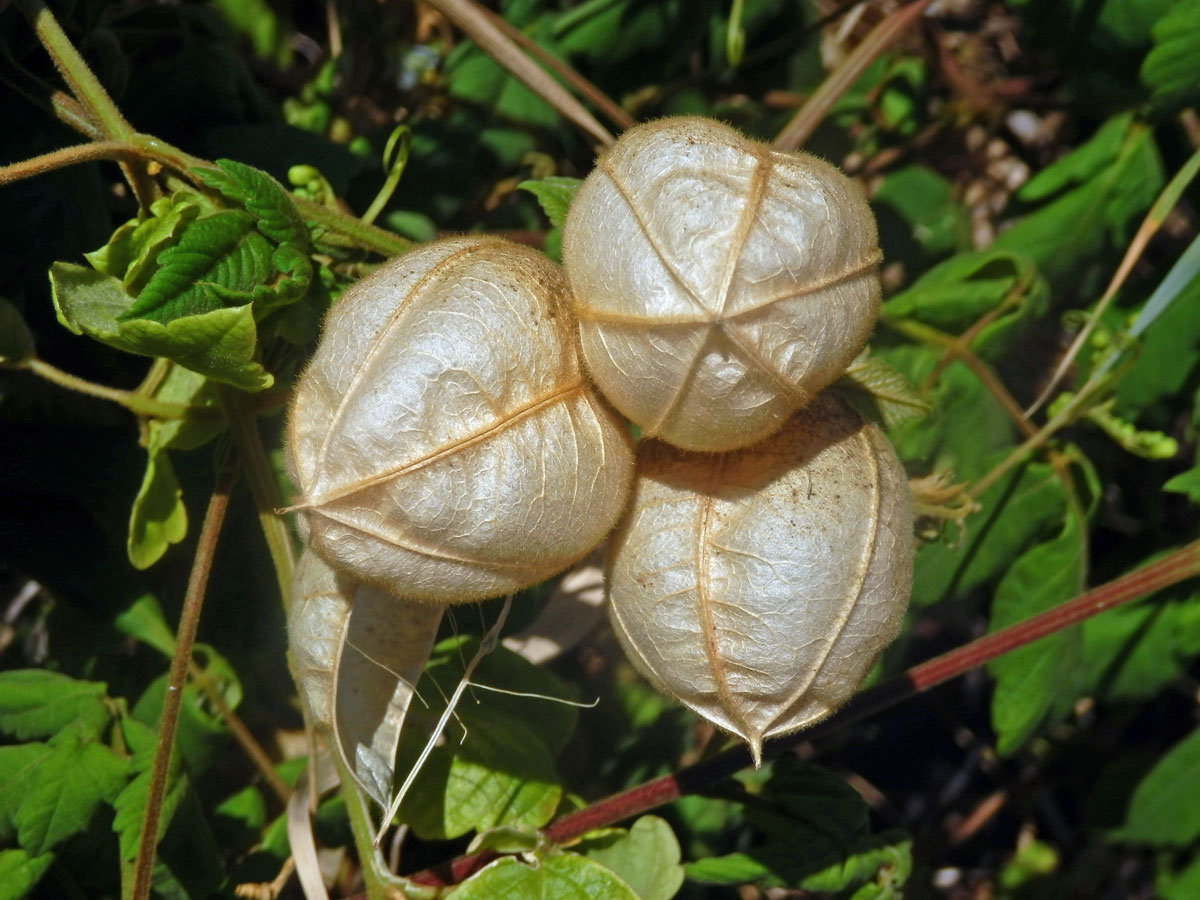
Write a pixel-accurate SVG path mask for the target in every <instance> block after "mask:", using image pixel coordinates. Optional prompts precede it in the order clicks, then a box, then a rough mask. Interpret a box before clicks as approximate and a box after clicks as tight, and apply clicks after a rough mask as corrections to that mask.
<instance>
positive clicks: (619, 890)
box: [454, 853, 637, 900]
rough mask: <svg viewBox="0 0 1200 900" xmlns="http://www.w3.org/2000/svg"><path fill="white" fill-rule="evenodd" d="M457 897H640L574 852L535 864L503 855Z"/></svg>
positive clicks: (622, 899) (566, 899)
mask: <svg viewBox="0 0 1200 900" xmlns="http://www.w3.org/2000/svg"><path fill="white" fill-rule="evenodd" d="M454 896H455V897H456V898H457V900H495V898H497V897H513V898H516V897H522V898H530V900H534V898H536V900H637V894H635V893H634V892H633V891H632V890H630V888H629V886H628V885H626V884H625V883H624V882H622V881H621V879H620V878H618V877H617V876H616V875H614V874H613V873H612V872H611V871H610V870H608V869H606V868H605V867H604V866H602V865H600V864H599V863H596V862H592V861H591V860H590V859H585V858H584V857H582V856H577V855H575V854H574V853H561V854H557V855H553V856H546V857H544V858H542V859H539V860H538V861H537V863H536V864H534V865H530V864H528V863H525V862H521V861H519V860H517V859H516V857H512V856H506V857H503V858H502V859H498V860H496V862H494V863H491V864H490V865H488V866H486V867H484V868H483V869H482V870H480V871H479V872H478V873H476V874H475V875H473V876H471V877H470V878H468V879H467V880H466V881H464V882H463V883H462V884H461V885H460V886H459V887H458V888H457V889H456V890H455V891H454Z"/></svg>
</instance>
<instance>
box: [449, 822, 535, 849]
mask: <svg viewBox="0 0 1200 900" xmlns="http://www.w3.org/2000/svg"><path fill="white" fill-rule="evenodd" d="M545 843H546V839H545V838H544V837H542V835H541V833H540V832H539V831H538V830H537V829H536V828H533V827H531V826H529V825H500V826H497V827H496V828H487V829H484V830H483V831H481V832H479V834H477V835H475V837H473V838H472V839H471V843H470V844H469V845H468V846H467V853H478V852H480V851H481V850H491V851H492V852H493V853H497V854H501V853H533V852H534V851H536V850H539V849H541V848H542V847H543V846H544V845H545Z"/></svg>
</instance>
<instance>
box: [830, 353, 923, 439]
mask: <svg viewBox="0 0 1200 900" xmlns="http://www.w3.org/2000/svg"><path fill="white" fill-rule="evenodd" d="M839 384H840V385H841V386H842V387H845V388H847V389H849V390H851V391H854V392H856V393H859V394H863V395H865V396H866V397H869V398H870V400H871V402H872V403H873V404H874V405H875V408H876V409H877V410H878V411H879V416H880V418H881V419H883V424H884V426H885V427H887V428H895V427H897V426H898V425H903V424H904V423H905V422H907V421H909V420H910V419H919V418H922V417H923V416H927V415H929V413H930V411H931V410H932V409H933V406H932V404H930V402H929V401H928V400H926V399H925V398H924V397H922V396H921V395H920V394H919V393H917V389H916V388H915V387H913V385H912V383H911V382H910V381H909V380H908V379H907V378H905V377H904V376H903V375H902V374H901V373H900V372H897V371H896V370H895V369H894V368H892V366H890V365H889V364H888V363H887V362H886V361H885V360H883V359H880V358H879V357H877V356H869V355H867V353H866V352H865V351H864V352H863V353H861V354H859V356H858V359H856V360H854V362H852V363H851V364H850V368H848V369H847V370H846V374H845V375H843V376H842V380H841V382H839Z"/></svg>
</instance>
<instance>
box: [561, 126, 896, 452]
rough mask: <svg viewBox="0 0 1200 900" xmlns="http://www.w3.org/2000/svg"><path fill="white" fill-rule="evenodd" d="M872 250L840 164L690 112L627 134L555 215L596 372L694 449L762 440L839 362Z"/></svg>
mask: <svg viewBox="0 0 1200 900" xmlns="http://www.w3.org/2000/svg"><path fill="white" fill-rule="evenodd" d="M879 261H880V253H879V248H878V241H877V238H876V231H875V220H874V218H873V217H872V215H871V211H870V209H869V207H868V206H867V203H866V200H865V199H864V197H863V195H862V192H861V191H860V190H859V189H858V187H857V186H856V185H855V184H854V183H853V182H852V181H850V180H849V179H848V178H846V176H844V175H843V174H842V173H841V172H839V171H838V170H837V169H836V168H834V167H833V166H831V165H829V164H828V163H825V162H822V161H821V160H819V159H816V158H814V157H811V156H807V155H805V154H792V153H780V152H777V151H774V150H772V149H770V148H769V147H767V146H765V145H763V144H759V143H758V142H756V141H752V140H750V139H748V138H746V137H743V136H742V135H741V134H739V133H738V132H736V131H734V130H733V129H732V128H729V127H727V126H725V125H722V124H720V123H718V122H714V121H712V120H710V119H702V118H694V117H685V118H676V119H663V120H661V121H657V122H650V123H647V124H645V125H640V126H638V127H636V128H633V129H630V130H629V131H627V132H626V133H625V134H624V135H622V136H621V138H620V140H618V141H617V143H616V144H615V145H613V147H612V148H610V149H609V150H608V151H607V152H606V153H605V154H604V155H603V156H601V157H600V159H599V161H598V162H597V164H596V168H595V170H593V172H592V173H591V174H590V175H589V176H588V177H587V179H586V180H585V181H584V183H583V185H582V186H581V187H580V189H579V192H578V194H576V196H575V199H574V201H573V202H572V204H571V209H570V212H569V214H568V216H567V220H566V223H565V225H564V227H563V264H564V265H565V267H566V269H567V276H568V278H569V279H570V281H571V287H572V290H573V292H574V296H575V301H576V314H577V316H578V317H579V319H580V336H581V339H582V345H583V352H584V357H585V359H586V362H587V366H588V369H589V370H590V372H591V374H592V376H593V378H594V379H595V381H596V384H597V385H598V386H599V387H600V389H601V391H602V392H603V393H604V395H605V396H606V397H607V398H608V399H609V401H610V402H611V403H612V404H613V405H614V406H616V407H617V409H619V410H620V411H621V412H622V413H624V414H625V415H626V416H628V417H629V418H630V419H632V420H633V421H634V422H636V423H637V424H638V425H640V426H641V427H642V429H643V431H644V433H645V434H646V435H648V436H652V437H658V438H661V439H662V440H665V441H668V442H669V443H672V444H675V445H676V446H679V447H683V448H685V449H689V450H729V449H734V448H737V447H744V446H748V445H749V444H752V443H754V442H755V441H758V440H761V439H762V438H764V437H766V436H767V435H769V434H770V433H771V432H773V431H775V430H776V429H778V428H779V427H781V426H782V425H783V423H784V421H786V420H787V417H788V416H789V415H791V413H792V412H793V411H795V410H796V409H798V408H800V407H802V406H804V405H805V404H806V403H808V402H809V400H810V399H811V398H812V397H813V396H815V395H816V394H817V392H818V391H820V390H821V389H822V388H824V387H825V386H826V385H828V384H830V383H831V382H832V381H833V380H834V379H836V378H837V377H838V376H839V375H841V374H842V372H843V371H844V370H845V369H846V367H847V366H848V365H849V364H850V362H851V361H852V360H853V359H854V357H855V356H856V355H857V354H858V352H859V351H860V350H861V349H862V347H863V345H864V344H865V343H866V340H867V337H868V335H869V334H870V332H871V328H872V327H873V325H874V322H875V317H876V314H877V312H878V308H879V279H878V277H877V274H876V269H877V268H878V265H879Z"/></svg>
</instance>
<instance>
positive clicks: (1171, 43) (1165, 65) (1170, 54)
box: [1141, 0, 1200, 107]
mask: <svg viewBox="0 0 1200 900" xmlns="http://www.w3.org/2000/svg"><path fill="white" fill-rule="evenodd" d="M1151 33H1152V34H1153V36H1154V48H1153V49H1152V50H1151V51H1150V52H1149V53H1148V54H1147V55H1146V58H1145V60H1143V61H1142V72H1141V77H1142V83H1143V84H1145V85H1146V86H1147V87H1148V88H1150V89H1151V91H1152V94H1151V99H1152V100H1153V102H1154V103H1155V104H1158V105H1160V106H1164V107H1175V106H1181V105H1183V104H1186V103H1189V102H1192V101H1194V99H1195V97H1196V95H1197V93H1198V92H1200V70H1197V67H1196V60H1197V59H1198V58H1200V0H1180V2H1178V3H1175V4H1173V5H1172V6H1171V7H1170V9H1169V10H1167V13H1166V15H1164V16H1163V17H1162V18H1161V19H1159V20H1158V21H1157V22H1155V23H1154V28H1153V29H1152V32H1151Z"/></svg>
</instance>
